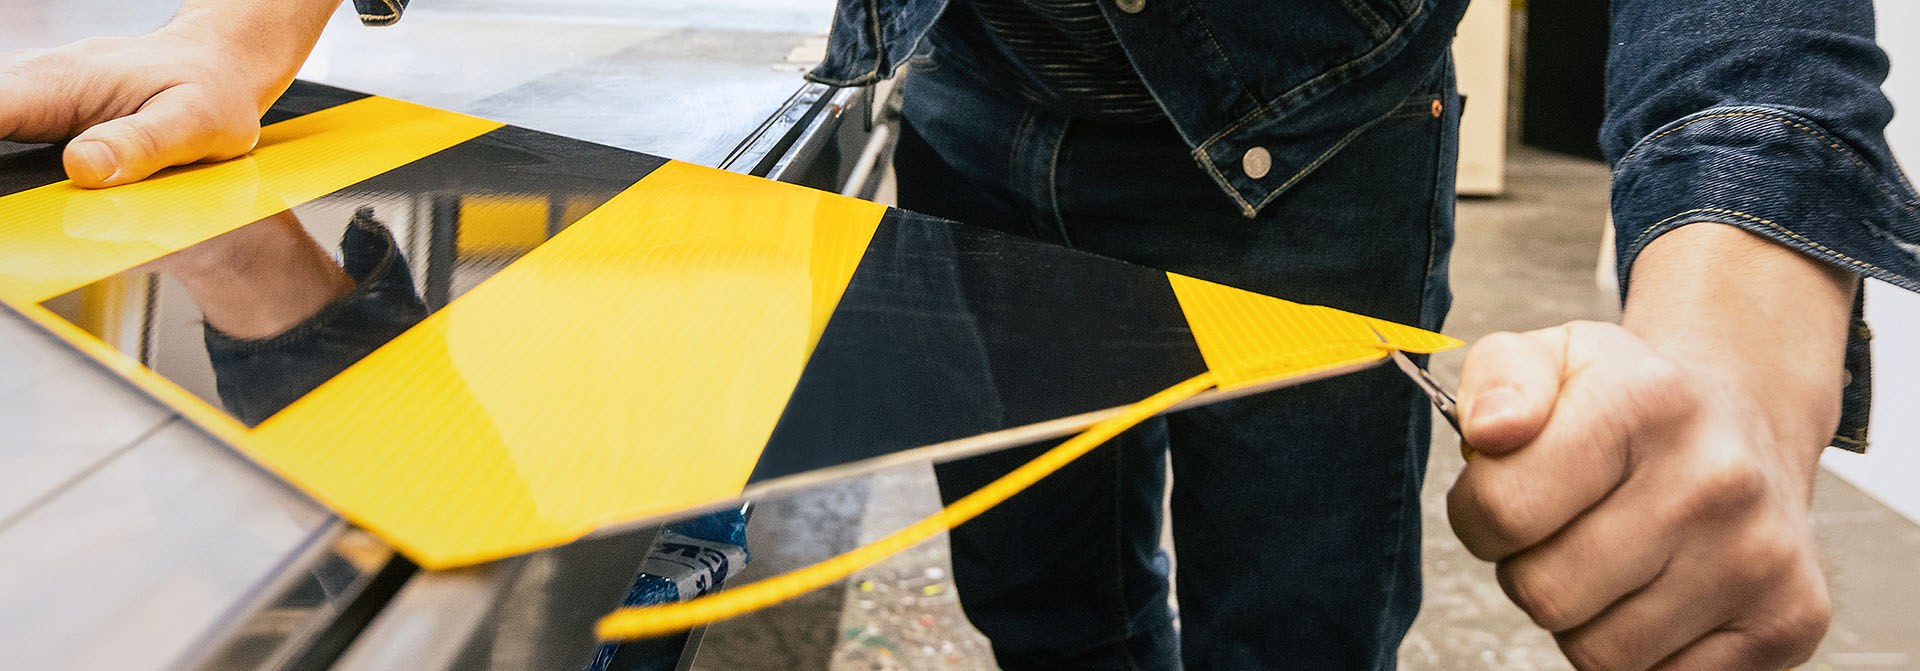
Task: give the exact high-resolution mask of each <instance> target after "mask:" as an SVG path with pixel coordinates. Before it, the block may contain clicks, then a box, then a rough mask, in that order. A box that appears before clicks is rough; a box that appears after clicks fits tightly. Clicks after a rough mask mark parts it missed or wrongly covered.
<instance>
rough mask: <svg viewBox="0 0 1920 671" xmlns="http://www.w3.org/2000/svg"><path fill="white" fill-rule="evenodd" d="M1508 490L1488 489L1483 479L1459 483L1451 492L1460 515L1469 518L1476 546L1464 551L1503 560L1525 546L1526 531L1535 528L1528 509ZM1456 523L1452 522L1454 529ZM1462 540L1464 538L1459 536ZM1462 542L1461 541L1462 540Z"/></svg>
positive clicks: (1472, 545) (1533, 519) (1489, 487)
mask: <svg viewBox="0 0 1920 671" xmlns="http://www.w3.org/2000/svg"><path fill="white" fill-rule="evenodd" d="M1513 489H1514V488H1511V487H1498V486H1492V485H1489V484H1488V483H1487V481H1486V480H1484V479H1474V480H1462V481H1461V482H1460V484H1459V485H1458V486H1456V487H1455V488H1454V495H1455V496H1457V497H1459V503H1460V505H1461V506H1463V507H1464V508H1465V510H1464V511H1463V512H1464V513H1465V514H1466V515H1468V516H1469V521H1471V522H1472V524H1471V526H1472V528H1473V529H1474V531H1476V532H1477V533H1474V534H1471V536H1473V537H1474V538H1475V539H1476V540H1477V541H1478V542H1476V543H1470V544H1469V546H1468V549H1469V550H1471V551H1473V553H1474V556H1476V557H1479V558H1481V559H1487V560H1495V559H1501V558H1504V557H1505V555H1506V554H1508V553H1509V552H1510V551H1511V550H1512V549H1517V548H1520V547H1524V546H1525V545H1527V543H1526V541H1527V540H1528V537H1529V533H1530V532H1529V530H1530V529H1532V528H1533V526H1534V525H1535V524H1536V522H1535V517H1536V515H1535V514H1534V513H1533V511H1532V509H1531V508H1530V507H1529V506H1527V505H1525V504H1524V503H1523V502H1522V501H1519V500H1518V499H1519V496H1518V495H1517V494H1515V493H1514V492H1513ZM1458 521H1459V520H1456V527H1457V526H1459V525H1458V524H1457V522H1458ZM1463 536H1465V534H1463ZM1463 540H1464V538H1463Z"/></svg>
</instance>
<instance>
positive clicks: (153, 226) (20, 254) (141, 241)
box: [0, 98, 501, 303]
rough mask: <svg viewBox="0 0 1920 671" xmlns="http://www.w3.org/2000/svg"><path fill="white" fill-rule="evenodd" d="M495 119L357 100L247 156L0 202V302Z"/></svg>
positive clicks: (86, 276) (288, 128)
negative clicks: (107, 186) (132, 180)
mask: <svg viewBox="0 0 1920 671" xmlns="http://www.w3.org/2000/svg"><path fill="white" fill-rule="evenodd" d="M500 126H501V124H500V123H499V122H494V121H487V120H484V119H476V118H473V117H469V116H465V115H460V114H455V113H452V112H446V111H441V110H436V109H432V108H429V107H422V106H420V105H415V104H412V103H405V102H400V101H398V100H392V99H388V98H364V99H361V100H356V101H354V102H350V103H346V104H343V105H339V106H337V107H333V108H329V109H326V110H321V111H319V112H315V113H313V114H308V115H305V116H300V117H295V118H293V119H289V120H287V121H283V122H280V123H277V124H273V125H271V126H267V127H266V128H263V129H261V131H260V144H259V146H258V147H256V148H255V149H254V150H253V152H252V153H251V154H248V155H247V156H245V157H242V158H238V159H234V160H231V161H224V162H220V163H211V164H206V165H195V166H186V167H182V168H174V169H171V170H167V171H165V172H162V173H160V174H159V175H157V176H155V177H153V178H151V179H148V180H146V181H143V182H138V183H135V184H129V185H126V186H120V187H114V188H111V189H102V190H87V189H82V188H79V187H76V186H74V185H73V183H72V182H60V183H57V184H50V185H47V186H43V187H40V188H37V189H30V190H27V191H23V192H20V193H16V194H13V195H10V196H6V197H4V198H0V248H5V249H6V250H7V253H6V254H4V255H0V299H5V300H8V301H13V302H15V303H38V302H40V301H43V300H46V299H48V298H52V297H54V296H58V295H60V294H63V293H66V292H68V291H72V290H74V289H77V288H79V287H82V286H85V285H87V284H89V283H92V282H94V281H95V280H99V279H101V278H103V277H107V276H110V275H112V274H114V273H117V272H120V271H122V270H126V269H128V268H132V267H134V266H137V265H140V264H142V263H145V262H147V261H151V260H153V259H157V258H160V257H161V256H164V255H166V254H169V253H172V252H174V251H177V250H180V249H183V248H185V247H187V246H189V245H192V244H194V243H197V242H200V241H202V240H206V239H207V238H211V237H213V236H216V235H219V234H221V233H225V232H227V231H230V230H233V229H235V228H239V227H241V226H244V225H246V224H249V223H252V222H254V221H257V220H259V219H261V218H264V217H266V216H268V215H271V214H274V213H276V212H280V211H281V210H285V209H287V208H289V207H292V206H294V205H299V204H301V203H305V202H307V201H309V200H313V199H315V198H318V197H320V196H324V195H326V194H329V193H332V192H334V191H338V190H340V189H342V188H346V187H348V186H352V185H353V184H354V183H356V182H360V181H362V180H365V179H367V178H369V177H373V176H375V175H378V174H380V173H383V172H386V171H388V170H392V169H394V168H398V167H400V166H402V165H406V164H407V163H411V162H413V161H415V160H417V159H419V158H421V157H424V156H426V155H428V154H432V153H434V152H437V151H440V150H442V149H446V148H447V147H451V146H453V145H456V144H459V143H461V142H465V141H467V140H470V139H473V138H474V137H478V136H479V135H480V134H482V133H486V132H488V131H491V130H493V129H495V128H499V127H500Z"/></svg>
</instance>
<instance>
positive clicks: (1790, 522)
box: [1447, 312, 1844, 671]
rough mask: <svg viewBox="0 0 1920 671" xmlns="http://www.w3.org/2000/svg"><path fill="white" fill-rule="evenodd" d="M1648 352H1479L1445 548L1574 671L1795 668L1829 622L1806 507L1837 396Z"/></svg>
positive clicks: (1464, 396) (1514, 340) (1472, 363)
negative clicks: (1495, 582)
mask: <svg viewBox="0 0 1920 671" xmlns="http://www.w3.org/2000/svg"><path fill="white" fill-rule="evenodd" d="M1841 314H1842V315H1843V316H1844V312H1842V313H1841ZM1843 323H1844V322H1843ZM1674 332H1675V333H1688V332H1687V331H1684V330H1676V331H1674ZM1658 344H1664V343H1663V342H1650V341H1649V340H1647V339H1643V338H1642V337H1641V336H1639V335H1636V333H1634V332H1631V331H1629V330H1627V329H1626V328H1623V327H1621V326H1617V325H1613V324H1600V323H1580V322H1576V323H1571V324H1567V325H1565V326H1560V327H1556V328H1550V329H1544V330H1540V331H1534V332H1530V333H1526V334H1511V333H1507V334H1495V335H1492V336H1488V337H1487V338H1486V339H1484V340H1482V341H1480V342H1479V343H1478V344H1477V345H1476V346H1475V347H1474V349H1473V351H1472V352H1471V353H1470V354H1469V355H1468V358H1467V363H1466V366H1465V368H1464V370H1463V373H1462V380H1461V388H1460V392H1461V401H1462V410H1463V413H1462V416H1461V419H1462V424H1463V429H1464V431H1465V434H1466V439H1467V440H1468V441H1470V442H1471V443H1472V444H1473V445H1474V447H1475V449H1476V450H1477V451H1478V457H1477V458H1476V459H1474V460H1473V461H1472V462H1469V463H1468V464H1467V466H1466V469H1465V471H1464V472H1462V474H1461V476H1460V479H1459V480H1458V481H1457V482H1456V483H1455V485H1454V487H1453V490H1452V491H1451V492H1449V494H1448V499H1447V503H1448V513H1449V517H1450V518H1451V519H1452V523H1453V528H1454V531H1455V533H1457V534H1458V535H1459V536H1460V539H1461V540H1462V542H1464V543H1465V545H1466V547H1467V549H1468V550H1469V551H1471V552H1472V553H1473V554H1474V555H1475V556H1477V557H1480V558H1482V559H1486V560H1490V561H1494V562H1497V563H1498V569H1497V576H1498V579H1499V582H1500V585H1501V587H1502V588H1503V589H1505V591H1506V592H1507V594H1508V596H1509V597H1511V598H1512V599H1513V600H1514V602H1515V603H1516V604H1518V605H1519V606H1520V608H1521V609H1522V610H1524V611H1526V613H1527V614H1528V615H1529V616H1531V617H1532V618H1533V620H1534V622H1535V623H1537V624H1539V625H1540V626H1541V627H1543V628H1546V629H1548V630H1550V631H1552V632H1553V634H1554V637H1555V639H1556V640H1557V641H1558V642H1559V645H1560V647H1561V650H1562V651H1563V652H1564V653H1565V654H1566V656H1567V659H1568V660H1569V661H1571V662H1572V663H1573V665H1574V666H1575V667H1576V668H1579V669H1582V670H1583V671H1596V670H1603V669H1604V670H1609V671H1611V670H1617V669H1635V670H1638V669H1781V668H1785V667H1787V666H1789V665H1791V664H1795V663H1798V662H1801V661H1804V660H1806V659H1807V658H1808V657H1809V656H1810V655H1811V654H1812V653H1813V650H1814V648H1815V646H1816V645H1817V644H1818V642H1819V640H1820V638H1821V636H1822V635H1823V634H1824V632H1825V630H1826V627H1827V623H1828V620H1829V617H1830V610H1831V607H1830V604H1829V601H1828V595H1827V588H1826V584H1825V581H1824V577H1823V574H1822V571H1821V568H1820V564H1819V558H1818V552H1817V546H1816V544H1815V541H1814V535H1813V532H1812V528H1811V526H1810V524H1809V513H1808V508H1809V501H1810V497H1811V490H1812V478H1813V475H1814V472H1815V470H1816V468H1817V463H1818V458H1819V454H1820V450H1821V449H1822V448H1823V447H1824V446H1825V445H1826V443H1827V441H1828V438H1829V437H1830V436H1831V434H1832V430H1833V428H1834V425H1835V424H1836V423H1837V422H1838V413H1839V408H1838V387H1837V381H1836V383H1835V384H1834V385H1818V384H1816V385H1812V387H1814V388H1812V389H1806V390H1804V394H1802V393H1801V392H1800V391H1798V390H1796V389H1794V388H1792V387H1791V385H1786V386H1783V388H1777V389H1769V388H1767V387H1766V386H1765V385H1766V384H1767V381H1766V376H1764V375H1756V376H1744V375H1739V374H1729V373H1727V368H1726V367H1724V366H1719V365H1715V363H1714V362H1717V361H1719V359H1718V358H1717V357H1716V356H1714V355H1712V354H1706V355H1702V356H1690V354H1691V352H1684V350H1675V349H1674V348H1661V347H1657V346H1656V345H1658ZM1663 349H1664V350H1665V351H1663ZM1674 351H1682V352H1683V353H1681V354H1679V355H1675V354H1672V353H1670V352H1674ZM1721 353H1724V352H1721ZM1835 377H1837V375H1836V376H1835ZM1773 382H1775V383H1778V382H1780V380H1778V379H1775V380H1773ZM1782 408H1787V409H1788V410H1787V411H1781V409H1782Z"/></svg>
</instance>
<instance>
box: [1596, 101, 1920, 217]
mask: <svg viewBox="0 0 1920 671" xmlns="http://www.w3.org/2000/svg"><path fill="white" fill-rule="evenodd" d="M1731 117H1756V118H1760V119H1771V120H1773V121H1778V122H1780V123H1782V124H1786V125H1788V126H1792V127H1794V128H1796V129H1799V130H1803V131H1806V132H1807V134H1808V135H1812V136H1814V137H1816V138H1819V139H1820V141H1822V142H1825V143H1827V146H1828V147H1830V148H1833V149H1837V150H1839V151H1840V153H1842V154H1845V155H1846V156H1847V160H1850V161H1853V164H1854V165H1855V166H1858V167H1859V168H1860V169H1861V170H1865V171H1866V172H1867V174H1868V175H1870V176H1873V177H1876V178H1878V177H1879V176H1880V173H1879V172H1878V171H1876V170H1874V169H1873V166H1870V165H1867V164H1866V162H1864V161H1861V160H1860V154H1859V153H1858V152H1855V151H1853V150H1852V149H1850V148H1847V147H1844V146H1841V144H1840V143H1839V141H1837V140H1835V139H1833V138H1831V137H1828V136H1827V135H1826V134H1825V133H1821V132H1820V131H1819V130H1817V129H1814V128H1811V127H1808V126H1807V125H1805V124H1802V123H1800V122H1797V121H1794V120H1792V119H1788V118H1786V117H1783V116H1780V115H1777V114H1766V113H1762V112H1724V113H1721V114H1710V115H1707V116H1703V117H1700V118H1698V119H1693V120H1690V121H1688V122H1686V123H1683V124H1680V125H1678V126H1674V127H1672V128H1669V129H1667V130H1666V132H1663V133H1661V134H1659V135H1655V136H1653V137H1650V138H1647V139H1645V140H1641V141H1640V142H1638V143H1636V144H1635V145H1634V150H1633V151H1630V152H1627V155H1626V156H1625V157H1623V158H1621V159H1620V165H1619V167H1617V168H1615V169H1614V171H1613V174H1614V175H1619V174H1620V171H1621V170H1624V169H1626V166H1627V162H1628V161H1632V160H1633V158H1634V157H1635V156H1639V155H1640V148H1641V147H1645V146H1647V145H1650V144H1653V143H1655V142H1658V141H1660V138H1664V137H1666V136H1668V135H1672V134H1674V133H1678V132H1680V130H1681V129H1683V128H1686V127H1688V126H1691V125H1694V124H1696V123H1700V122H1702V121H1706V120H1708V119H1726V118H1731ZM1895 174H1896V175H1897V174H1898V173H1895ZM1878 181H1880V182H1884V180H1878ZM1874 187H1875V188H1878V189H1880V193H1883V194H1886V196H1887V197H1888V198H1892V199H1893V201H1894V202H1896V203H1899V204H1900V206H1901V208H1902V209H1905V210H1906V211H1908V212H1912V211H1914V205H1913V204H1911V203H1909V202H1908V201H1907V199H1905V198H1903V197H1901V196H1900V194H1897V193H1894V192H1893V190H1891V189H1888V188H1887V185H1886V184H1884V183H1876V184H1874Z"/></svg>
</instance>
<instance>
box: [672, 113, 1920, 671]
mask: <svg viewBox="0 0 1920 671" xmlns="http://www.w3.org/2000/svg"><path fill="white" fill-rule="evenodd" d="M1510 161H1511V162H1510V163H1509V182H1508V186H1509V191H1508V194H1507V195H1506V196H1505V197H1502V198H1498V199H1469V200H1464V201H1462V202H1461V203H1460V207H1459V242H1458V246H1457V248H1456V252H1455V256H1454V266H1453V281H1454V288H1455V292H1456V302H1455V308H1454V313H1453V316H1452V318H1451V319H1450V321H1449V322H1448V324H1447V329H1446V330H1447V332H1448V333H1450V334H1452V335H1455V336H1459V337H1462V338H1465V339H1467V340H1469V341H1471V340H1473V339H1475V338H1478V337H1480V336H1482V335H1485V334H1487V333H1490V332H1493V331H1497V330H1514V329H1529V328H1538V327H1541V326H1547V325H1552V324H1557V323H1560V322H1563V321H1566V320H1568V319H1611V318H1613V316H1614V315H1615V308H1614V298H1613V297H1612V296H1611V295H1609V294H1608V293H1606V292H1603V291H1601V290H1600V289H1599V288H1597V286H1596V284H1595V282H1594V278H1593V269H1594V261H1595V257H1594V255H1595V253H1596V250H1597V249H1598V248H1599V244H1600V236H1601V230H1602V226H1603V222H1604V216H1605V212H1606V208H1607V193H1606V184H1607V171H1606V168H1605V166H1603V165H1601V164H1599V163H1597V162H1591V161H1583V160H1577V159H1570V158H1565V157H1560V156H1556V155H1552V154H1546V153H1540V152H1534V151H1529V150H1524V149H1523V150H1519V151H1517V152H1515V154H1514V155H1512V156H1511V157H1510ZM1515 287H1525V288H1526V289H1525V291H1516V290H1515V289H1514V288H1515ZM1463 358H1464V354H1463V353H1461V352H1451V353H1447V354H1442V355H1440V356H1438V357H1436V359H1435V362H1434V367H1435V371H1436V374H1437V375H1439V376H1440V377H1441V378H1442V379H1444V380H1447V381H1449V382H1451V381H1453V380H1456V379H1457V378H1458V375H1459V368H1460V363H1461V360H1462V359H1463ZM1457 446H1458V439H1457V437H1455V436H1453V435H1452V434H1451V433H1450V432H1449V431H1446V430H1442V431H1440V432H1439V433H1437V434H1436V436H1435V440H1434V458H1433V460H1432V466H1431V468H1430V470H1429V472H1428V481H1427V487H1426V493H1425V496H1424V497H1423V499H1424V500H1423V502H1422V510H1423V517H1424V518H1425V522H1426V556H1425V561H1424V563H1425V575H1426V606H1425V608H1424V610H1423V611H1422V613H1421V616H1420V618H1419V620H1418V621H1417V622H1416V623H1415V624H1414V628H1413V631H1412V632H1411V633H1410V634H1409V635H1408V637H1407V639H1406V642H1405V644H1404V645H1403V646H1402V647H1401V650H1400V662H1401V668H1402V669H1406V670H1407V671H1439V670H1446V671H1453V670H1458V669H1488V670H1493V671H1534V670H1549V669H1568V668H1571V667H1570V666H1569V665H1568V664H1567V663H1566V661H1565V660H1564V659H1562V658H1561V657H1560V655H1559V652H1558V651H1557V649H1556V648H1555V647H1554V645H1553V640H1552V638H1551V637H1549V636H1548V635H1547V634H1546V633H1544V632H1542V631H1540V630H1538V629H1536V628H1535V627H1533V625H1532V624H1531V623H1530V622H1529V621H1528V620H1527V618H1526V616H1525V615H1524V614H1522V613H1521V612H1520V611H1519V610H1518V609H1516V608H1515V607H1514V606H1513V605H1511V604H1510V603H1508V601H1507V599H1506V597H1505V595H1503V594H1502V593H1501V591H1500V588H1499V586H1498V585H1496V584H1495V583H1494V580H1493V569H1492V567H1491V566H1489V565H1487V564H1485V563H1482V562H1480V561H1478V560H1476V559H1474V558H1473V557H1471V556H1470V555H1468V554H1467V553H1466V550H1465V549H1464V548H1462V547H1461V546H1460V543H1459V541H1457V540H1455V539H1454V538H1453V535H1452V532H1451V531H1450V530H1449V528H1448V526H1447V521H1446V512H1445V504H1444V499H1445V495H1446V489H1447V486H1448V485H1449V484H1451V482H1452V480H1453V478H1454V477H1455V475H1456V474H1457V473H1458V472H1459V469H1460V466H1461V463H1462V462H1461V460H1460V457H1459V454H1458V447H1457ZM935 505H937V502H936V501H935V499H934V494H933V481H932V475H931V472H930V470H929V469H927V468H925V467H911V468H902V469H896V470H893V471H889V472H887V473H883V474H881V475H878V476H874V477H872V478H868V479H864V480H860V481H857V482H854V483H850V484H847V485H843V486H840V487H836V488H830V489H826V490H820V491H814V492H809V493H806V494H803V495H798V496H794V497H791V498H788V499H782V500H778V501H765V502H762V504H761V508H760V510H759V512H758V513H757V514H756V517H755V518H754V522H753V528H752V536H753V545H754V547H755V548H756V553H757V554H756V557H755V565H754V567H753V569H752V571H753V573H754V574H755V575H758V576H765V575H770V574H772V573H775V572H777V571H779V570H782V569H784V568H791V567H794V566H798V565H802V564H804V563H806V562H808V561H814V560H818V559H820V558H824V557H825V556H827V555H829V554H831V553H833V552H836V551H839V550H843V549H846V548H848V547H851V546H852V544H853V543H854V542H856V541H864V540H871V539H873V538H876V537H877V536H878V535H880V534H883V533H885V532H887V531H889V530H891V529H894V528H897V527H899V526H902V525H904V524H906V523H907V522H910V521H911V520H913V519H915V518H917V517H918V516H921V515H924V514H926V513H928V512H931V511H932V510H933V509H934V506H935ZM1815 510H1816V515H1815V517H1816V522H1817V524H1818V525H1819V526H1820V528H1821V532H1822V540H1823V543H1824V546H1825V549H1826V554H1827V556H1828V568H1829V573H1830V574H1831V576H1832V579H1831V582H1832V586H1833V595H1834V600H1835V604H1836V615H1835V621H1834V624H1833V628H1832V629H1831V630H1830V632H1829V634H1828V637H1827V640H1826V642H1825V643H1824V644H1823V646H1822V647H1821V649H1820V651H1819V653H1818V656H1817V657H1816V658H1815V659H1814V660H1813V661H1812V662H1810V663H1808V664H1806V665H1804V666H1802V667H1801V669H1803V670H1804V671H1848V670H1859V671H1878V670H1886V669H1920V635H1916V634H1920V624H1915V621H1914V620H1915V618H1914V616H1915V615H1917V614H1920V581H1915V580H1912V577H1913V576H1915V575H1920V525H1915V524H1914V523H1912V522H1910V521H1908V520H1907V519H1905V518H1903V517H1900V516H1899V515H1897V514H1895V513H1894V512H1892V511H1891V510H1889V509H1888V508H1887V507H1886V506H1884V505H1881V504H1880V503H1879V502H1877V501H1874V500H1873V499H1871V498H1869V497H1867V496H1866V495H1864V494H1862V493H1861V492H1860V491H1859V490H1857V489H1855V488H1854V487H1853V486H1851V485H1849V484H1847V483H1846V482H1845V481H1843V480H1840V479H1839V478H1837V477H1834V476H1831V475H1827V474H1824V473H1823V474H1822V476H1821V479H1820V482H1819V484H1818V487H1817V495H1816V501H1815ZM946 551H947V548H946V544H945V542H944V539H936V540H934V541H930V542H928V543H926V544H923V545H921V546H920V547H918V548H915V549H913V550H912V551H910V552H908V553H905V554H902V555H900V556H898V557H896V558H894V559H893V560H890V561H888V562H886V563H883V564H881V565H878V566H875V567H872V568H870V569H868V570H866V571H863V572H862V573H860V574H859V575H856V576H854V577H853V578H852V579H851V580H849V581H847V582H846V583H844V584H842V585H840V586H837V587H835V588H831V589H828V590H822V591H821V592H818V593H815V594H814V595H811V596H809V597H808V598H806V599H802V600H799V601H796V602H793V603H790V604H786V605H783V606H780V607H777V608H774V609H771V610H768V611H764V612H762V613H759V614H756V615H754V616H750V617H746V618H741V619H738V620H733V621H730V622H726V623H722V624H720V625H717V626H715V627H713V628H712V629H711V630H709V631H708V632H707V636H706V639H705V642H704V644H703V645H702V646H701V649H700V651H699V653H698V654H697V655H696V656H695V658H694V659H693V661H692V668H694V669H699V670H703V671H704V670H713V671H720V670H726V671H751V670H758V669H769V670H771V669H795V670H805V669H832V670H834V671H877V670H882V669H889V670H890V669H914V670H923V669H924V670H936V669H954V670H967V671H973V670H976V669H991V668H994V666H993V662H992V659H991V655H990V653H989V651H988V648H987V645H986V642H985V640H983V639H982V638H981V637H980V635H979V634H978V633H976V632H974V631H973V629H972V628H971V627H968V626H967V625H966V621H965V618H964V617H963V616H962V614H961V613H960V610H959V607H958V605H957V603H956V602H955V600H954V594H953V584H952V581H951V579H950V578H949V577H948V573H947V559H946ZM746 577H747V578H751V577H753V576H746Z"/></svg>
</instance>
